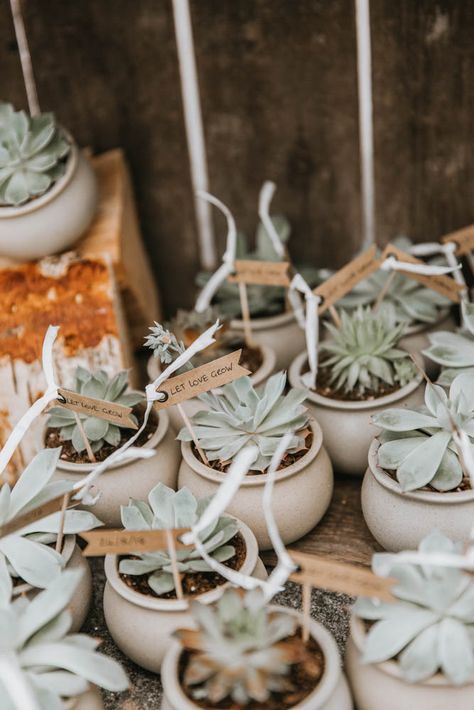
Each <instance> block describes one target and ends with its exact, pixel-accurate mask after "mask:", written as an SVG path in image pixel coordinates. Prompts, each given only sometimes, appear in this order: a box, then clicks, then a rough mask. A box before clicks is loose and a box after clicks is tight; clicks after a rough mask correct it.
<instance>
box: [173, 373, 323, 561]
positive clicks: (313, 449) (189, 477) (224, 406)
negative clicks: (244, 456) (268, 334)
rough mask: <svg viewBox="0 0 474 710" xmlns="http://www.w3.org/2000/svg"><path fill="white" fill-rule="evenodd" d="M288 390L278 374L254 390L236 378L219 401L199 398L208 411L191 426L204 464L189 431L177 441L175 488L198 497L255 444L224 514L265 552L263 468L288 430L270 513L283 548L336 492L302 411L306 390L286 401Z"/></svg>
mask: <svg viewBox="0 0 474 710" xmlns="http://www.w3.org/2000/svg"><path fill="white" fill-rule="evenodd" d="M285 385H286V374H285V373H283V372H279V373H277V374H275V375H273V376H272V377H270V379H269V380H267V382H266V383H265V384H264V385H262V386H261V387H260V388H258V389H257V390H256V389H255V388H254V387H253V385H252V383H251V381H250V379H249V378H248V377H241V378H239V379H238V380H235V381H234V382H231V383H230V384H228V385H225V386H224V387H223V388H222V394H220V395H219V396H218V397H209V396H208V395H207V394H206V395H203V398H204V399H205V400H206V402H207V406H208V409H207V410H206V411H201V412H198V413H197V414H195V415H194V417H193V419H192V423H193V428H194V431H195V433H196V435H197V437H198V439H199V444H200V447H201V449H202V450H203V451H204V453H205V455H206V457H207V459H208V462H209V463H208V465H205V464H204V463H203V462H202V461H201V460H200V458H198V453H197V451H196V450H195V447H194V446H193V445H192V443H191V440H190V439H191V437H190V433H189V431H188V430H187V429H182V430H181V431H180V433H179V435H178V438H179V439H180V440H181V442H182V444H181V451H182V457H183V458H182V462H181V466H180V469H179V473H178V485H179V487H181V486H187V487H188V488H189V489H190V490H191V491H192V492H193V493H194V494H195V495H213V494H214V493H215V492H216V490H217V488H218V487H219V486H220V484H221V483H222V481H223V479H224V476H225V473H226V471H227V469H228V468H229V466H230V464H231V463H232V460H233V459H234V457H235V456H236V455H237V454H238V452H239V451H240V450H241V449H243V448H244V447H245V446H246V445H247V444H249V443H254V444H256V446H257V447H258V450H259V455H258V459H257V460H256V461H255V462H254V463H253V464H252V469H251V471H249V473H248V474H247V475H246V476H245V478H244V480H243V482H242V484H241V486H240V488H239V490H238V491H237V493H236V494H235V496H234V497H233V499H232V502H231V504H230V505H229V507H228V511H229V513H231V514H232V515H235V516H236V517H237V518H239V520H243V521H244V522H245V523H247V525H248V526H249V527H250V528H251V529H252V530H253V532H254V534H255V536H256V538H257V541H258V544H259V547H260V549H263V550H266V549H269V548H270V547H271V542H270V538H269V535H268V531H267V528H266V524H265V520H264V518H263V516H262V497H263V490H264V486H265V483H266V481H267V474H266V470H267V468H268V466H269V464H270V460H271V457H272V455H273V453H274V452H275V450H276V448H277V446H278V444H279V443H280V441H281V439H282V437H283V435H284V434H285V433H286V432H288V431H290V432H294V435H293V436H292V438H291V441H290V443H289V445H288V448H287V451H286V454H285V456H284V458H283V460H282V463H281V465H280V469H279V470H278V471H277V475H276V480H275V488H274V494H273V495H274V497H273V512H274V515H275V519H276V523H277V525H278V528H279V530H280V532H281V536H282V539H283V541H284V542H285V543H289V542H293V541H294V540H298V539H299V538H300V537H303V535H305V534H306V533H307V532H309V531H310V530H312V529H313V528H314V526H315V525H316V524H317V523H318V522H319V521H320V519H321V518H322V516H323V515H324V513H325V512H326V510H327V508H328V506H329V503H330V501H331V497H332V491H333V472H332V466H331V462H330V461H329V457H328V455H327V453H326V450H325V448H324V446H323V436H322V432H321V427H320V426H319V424H318V422H317V421H315V420H313V419H310V417H309V416H308V411H307V409H306V408H305V407H304V406H302V402H303V401H304V399H305V392H304V391H302V390H290V392H289V393H288V394H286V395H284V394H283V392H284V389H285Z"/></svg>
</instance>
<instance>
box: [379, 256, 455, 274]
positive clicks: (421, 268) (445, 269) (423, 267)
mask: <svg viewBox="0 0 474 710" xmlns="http://www.w3.org/2000/svg"><path fill="white" fill-rule="evenodd" d="M380 268H381V269H382V271H408V272H409V273H411V274H423V275H424V276H441V275H442V274H451V273H452V272H453V271H454V272H456V271H458V270H459V269H460V268H461V265H460V264H456V266H438V265H436V264H410V263H409V262H407V261H400V260H399V259H397V258H396V257H395V256H389V257H387V259H385V261H383V262H382V264H381V265H380Z"/></svg>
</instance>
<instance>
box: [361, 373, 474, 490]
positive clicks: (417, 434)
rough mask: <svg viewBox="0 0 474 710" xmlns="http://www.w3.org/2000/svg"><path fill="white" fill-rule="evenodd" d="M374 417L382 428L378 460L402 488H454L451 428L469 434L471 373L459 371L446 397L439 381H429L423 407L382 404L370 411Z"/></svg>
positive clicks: (473, 395) (473, 417)
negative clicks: (380, 409)
mask: <svg viewBox="0 0 474 710" xmlns="http://www.w3.org/2000/svg"><path fill="white" fill-rule="evenodd" d="M373 423H374V424H375V425H376V426H378V427H381V428H382V429H383V430H384V431H383V432H382V434H381V435H380V437H379V438H380V441H381V445H380V447H379V449H378V461H379V465H380V466H381V467H382V468H385V469H388V470H394V471H396V476H397V480H398V482H399V483H400V486H401V488H402V490H404V491H413V490H417V489H418V488H422V487H423V486H427V485H428V484H429V485H430V486H432V487H433V488H435V489H436V490H437V491H449V490H452V489H454V488H457V487H458V486H459V485H460V483H461V481H462V480H463V469H462V465H461V461H460V458H459V454H458V451H457V448H456V445H455V443H454V440H453V428H455V429H456V430H457V431H464V432H465V434H466V435H467V436H468V437H471V439H472V437H474V375H472V374H470V373H461V374H460V375H458V376H457V377H456V378H455V379H454V380H453V383H452V385H451V387H450V389H449V397H448V396H447V395H446V392H445V390H444V389H443V388H442V387H440V386H439V385H431V384H429V383H428V384H427V385H426V389H425V406H424V407H420V408H418V409H405V408H403V407H400V408H391V409H386V410H385V411H383V412H381V414H377V415H375V416H374V417H373Z"/></svg>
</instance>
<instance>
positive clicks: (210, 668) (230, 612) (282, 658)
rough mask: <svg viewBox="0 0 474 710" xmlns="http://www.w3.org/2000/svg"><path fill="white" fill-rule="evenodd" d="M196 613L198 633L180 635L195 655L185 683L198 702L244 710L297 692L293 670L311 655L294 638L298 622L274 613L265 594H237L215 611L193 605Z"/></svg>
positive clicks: (228, 593) (224, 597)
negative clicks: (273, 695) (225, 702)
mask: <svg viewBox="0 0 474 710" xmlns="http://www.w3.org/2000/svg"><path fill="white" fill-rule="evenodd" d="M191 613H192V616H193V619H194V621H195V623H196V625H197V627H198V629H197V630H191V629H180V630H178V631H177V632H175V636H176V637H177V638H178V639H179V640H180V641H181V643H182V645H183V646H184V647H185V648H187V649H189V650H191V651H192V654H191V655H190V660H189V663H188V665H187V667H186V670H185V673H184V677H183V683H184V686H185V687H186V686H187V687H188V688H189V689H190V692H191V695H192V697H193V698H195V699H196V700H199V701H203V700H204V701H208V702H209V703H211V704H212V705H215V704H216V705H217V704H218V703H220V702H221V701H223V700H224V699H225V698H229V697H230V698H231V699H232V701H233V702H234V703H237V705H238V706H243V705H247V704H248V703H250V702H252V701H256V702H259V703H265V702H266V701H267V700H268V698H269V697H270V694H271V693H272V692H283V691H286V690H288V689H289V688H291V683H290V680H289V678H288V674H289V672H290V667H291V665H293V664H294V663H298V662H301V661H302V660H303V659H304V655H305V653H306V651H305V649H304V647H303V646H302V645H301V644H298V645H297V644H296V643H293V641H294V640H295V639H294V638H291V637H294V634H295V632H296V628H297V624H298V622H297V619H296V618H295V617H293V616H290V615H289V614H285V613H284V612H274V611H269V610H268V608H267V607H266V606H265V604H264V602H263V598H262V594H261V592H260V591H251V592H247V593H246V594H241V593H239V592H238V591H237V590H235V589H229V590H227V591H226V592H224V594H223V595H222V597H221V598H220V599H219V601H218V602H217V604H216V605H215V606H214V607H212V606H209V605H204V604H200V603H199V602H193V603H192V604H191Z"/></svg>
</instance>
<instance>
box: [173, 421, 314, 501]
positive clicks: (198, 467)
mask: <svg viewBox="0 0 474 710" xmlns="http://www.w3.org/2000/svg"><path fill="white" fill-rule="evenodd" d="M309 426H310V427H311V430H312V432H313V441H312V442H311V446H310V448H309V450H308V451H307V452H306V453H305V455H304V456H302V457H301V458H300V459H298V461H295V462H294V463H292V464H291V465H290V466H287V467H286V468H283V469H281V470H279V471H277V472H276V476H275V483H278V481H282V480H283V479H285V478H291V476H295V475H296V474H297V473H299V472H300V471H302V470H303V469H304V468H306V467H307V466H308V465H309V464H310V463H311V462H312V461H313V460H314V459H315V458H316V456H317V455H318V454H319V452H320V450H321V447H322V445H323V432H322V430H321V427H320V426H319V424H318V422H317V421H316V419H310V420H309ZM181 454H182V457H183V460H184V461H186V463H187V464H188V466H189V467H190V468H192V470H193V471H194V472H195V473H197V474H198V475H199V476H202V477H203V478H207V479H208V480H209V481H212V482H213V483H217V484H219V485H220V484H221V483H222V481H223V480H224V476H225V474H224V473H220V472H219V471H215V470H214V469H213V468H211V467H210V466H206V465H205V464H203V463H202V461H199V459H197V458H196V456H195V455H194V453H193V450H192V448H191V442H189V441H182V442H181ZM267 478H268V474H266V473H256V474H253V475H248V474H247V475H246V476H245V477H244V479H243V481H242V483H241V484H240V485H241V487H243V488H245V487H246V486H264V485H265V483H266V482H267Z"/></svg>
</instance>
